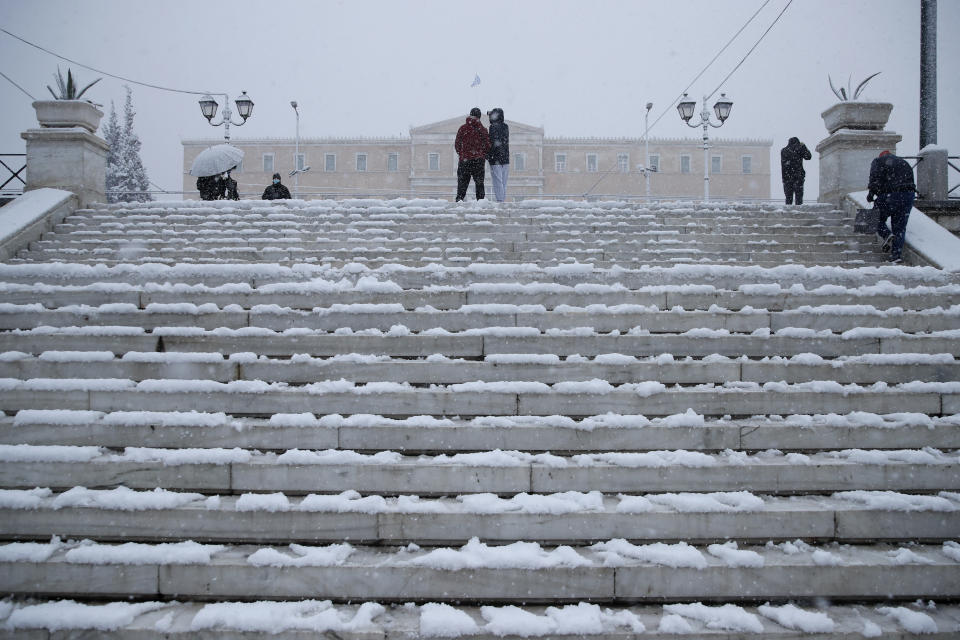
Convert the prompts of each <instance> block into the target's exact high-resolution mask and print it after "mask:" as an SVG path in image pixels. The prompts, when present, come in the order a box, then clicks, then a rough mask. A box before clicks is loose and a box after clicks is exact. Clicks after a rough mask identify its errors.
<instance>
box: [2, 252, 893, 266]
mask: <svg viewBox="0 0 960 640" xmlns="http://www.w3.org/2000/svg"><path fill="white" fill-rule="evenodd" d="M385 254H386V255H385ZM18 258H20V259H22V260H29V261H34V262H75V263H79V264H103V265H107V266H115V265H119V264H143V263H152V262H156V263H161V264H170V265H172V264H176V263H181V262H187V263H190V262H207V263H214V264H216V263H220V264H228V263H231V262H245V263H250V264H258V263H264V264H286V263H299V262H303V261H310V260H314V261H316V262H319V263H321V264H329V265H331V266H335V267H336V266H342V265H345V264H349V263H353V262H363V263H365V264H367V265H368V267H369V268H371V269H373V268H379V267H381V266H383V265H392V264H406V265H409V266H413V267H419V266H423V265H425V264H437V265H442V266H447V267H457V266H461V267H462V266H466V265H467V264H472V263H475V262H481V263H492V264H498V263H511V264H512V263H537V264H542V265H545V266H551V265H558V264H567V263H570V262H571V261H574V260H576V261H577V262H581V263H589V264H591V265H593V266H594V267H596V268H599V269H609V268H612V267H614V266H616V265H618V264H620V265H623V264H635V265H648V266H659V267H663V268H667V267H669V266H672V265H673V264H676V263H678V262H680V263H698V262H700V263H704V264H726V263H730V264H734V263H741V262H749V263H751V264H753V265H756V266H761V267H766V268H773V267H776V266H779V265H782V264H783V263H784V262H791V261H792V262H795V263H797V264H798V265H803V264H805V265H811V266H813V265H818V266H840V267H843V266H858V265H863V264H866V263H876V264H886V262H887V257H886V256H885V255H884V254H882V253H880V252H879V251H875V252H870V251H858V250H852V251H842V250H840V249H834V248H827V249H825V250H820V251H818V252H815V253H811V252H794V253H789V252H786V253H783V254H781V253H780V252H778V251H776V250H770V249H768V248H763V247H758V248H752V249H745V250H737V249H736V248H734V249H732V250H730V251H709V252H704V251H701V250H700V249H689V250H650V249H644V250H641V251H638V250H629V251H623V252H619V253H604V252H602V251H601V250H599V249H598V250H583V251H570V252H557V253H555V254H550V255H545V254H542V253H538V252H537V253H535V252H525V253H512V254H497V253H487V252H472V253H470V254H460V253H452V254H443V253H441V252H436V253H430V252H410V253H409V255H404V254H403V253H395V254H394V253H389V254H388V253H387V252H384V251H378V250H371V251H366V252H363V251H350V250H347V251H329V252H309V251H304V250H300V249H279V250H275V251H274V250H271V251H265V250H263V249H260V248H257V247H225V248H223V249H208V250H205V249H189V248H182V249H181V248H175V247H168V248H164V249H162V250H159V251H152V250H150V249H142V248H137V249H135V250H133V251H117V252H102V251H101V250H98V249H91V250H84V249H52V250H49V251H48V250H42V249H38V250H30V251H23V252H21V253H20V254H18Z"/></svg>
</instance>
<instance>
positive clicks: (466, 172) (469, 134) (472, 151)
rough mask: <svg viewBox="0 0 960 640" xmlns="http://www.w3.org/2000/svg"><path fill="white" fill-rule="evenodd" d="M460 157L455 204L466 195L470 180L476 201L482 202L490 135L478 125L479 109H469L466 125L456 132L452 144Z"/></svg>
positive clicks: (484, 128)
mask: <svg viewBox="0 0 960 640" xmlns="http://www.w3.org/2000/svg"><path fill="white" fill-rule="evenodd" d="M453 148H454V149H456V150H457V155H458V156H460V162H459V163H458V164H457V202H461V201H462V200H463V199H464V198H465V197H466V195H467V186H469V184H470V178H473V185H474V188H475V189H476V192H477V200H483V198H484V196H485V195H486V193H485V192H484V190H483V171H484V169H485V168H486V162H487V151H489V150H490V134H489V133H487V128H486V127H484V126H483V124H481V123H480V109H478V108H477V107H474V108H473V109H470V115H469V116H467V122H466V124H464V125H462V126H461V127H460V129H459V130H458V131H457V140H456V142H454V144H453Z"/></svg>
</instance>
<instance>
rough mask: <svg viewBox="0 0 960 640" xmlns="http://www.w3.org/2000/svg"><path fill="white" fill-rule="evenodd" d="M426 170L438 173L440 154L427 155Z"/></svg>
mask: <svg viewBox="0 0 960 640" xmlns="http://www.w3.org/2000/svg"><path fill="white" fill-rule="evenodd" d="M427 170H428V171H440V154H439V153H428V154H427Z"/></svg>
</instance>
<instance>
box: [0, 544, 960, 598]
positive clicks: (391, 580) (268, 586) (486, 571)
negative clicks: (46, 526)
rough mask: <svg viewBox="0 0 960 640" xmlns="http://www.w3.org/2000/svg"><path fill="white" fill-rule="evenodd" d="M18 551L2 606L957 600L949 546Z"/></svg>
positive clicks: (9, 566)
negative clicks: (23, 601) (23, 599)
mask: <svg viewBox="0 0 960 640" xmlns="http://www.w3.org/2000/svg"><path fill="white" fill-rule="evenodd" d="M24 544H28V545H29V544H30V543H18V546H17V547H14V548H13V549H11V550H10V551H9V552H6V549H9V548H10V547H9V546H6V549H5V547H4V546H0V558H3V557H9V556H12V557H13V558H20V559H16V560H8V561H5V562H0V590H2V591H3V592H5V593H9V594H14V595H19V596H23V595H26V594H31V595H33V596H41V597H57V596H71V595H74V594H77V593H84V594H87V596H88V597H90V596H99V597H106V598H116V597H124V596H130V597H132V598H150V597H154V598H155V597H158V596H159V597H165V598H173V597H176V598H177V599H213V598H216V599H221V600H222V599H264V598H317V599H330V600H334V601H337V602H350V601H355V600H380V601H385V602H386V601H389V602H434V601H446V602H457V603H471V602H484V603H497V602H501V603H526V604H532V603H538V602H547V603H551V604H556V603H566V602H577V601H589V602H598V603H599V602H602V603H636V602H671V601H685V600H706V601H731V600H736V601H751V600H761V601H763V600H774V601H782V600H786V599H795V598H801V599H803V598H815V597H823V598H829V599H831V600H833V599H838V600H845V599H846V600H850V599H857V600H914V599H918V598H923V599H932V598H937V599H953V598H956V597H957V596H958V595H960V571H958V562H957V560H956V555H957V549H956V547H955V546H946V545H943V546H940V545H930V546H928V545H914V546H912V547H910V548H909V549H908V548H906V547H898V546H896V545H881V544H877V545H871V546H866V547H858V546H851V547H846V546H845V547H833V546H830V547H827V548H821V547H811V546H809V545H803V548H804V550H803V551H800V552H799V553H795V552H794V550H795V549H797V545H795V544H794V543H783V544H784V545H790V546H789V547H786V548H788V549H790V551H788V552H785V551H784V550H782V548H781V547H777V546H772V547H770V548H768V547H747V546H743V547H742V548H739V549H737V548H734V546H735V545H734V543H730V544H729V545H713V546H710V547H707V548H702V547H694V546H690V545H685V544H684V545H679V544H678V545H675V546H671V547H666V548H664V547H653V548H649V547H646V546H644V545H631V544H630V543H626V542H624V541H617V540H613V541H609V542H606V543H600V544H598V545H595V546H592V547H589V548H580V549H573V548H570V547H561V548H557V549H550V548H542V547H540V546H539V545H537V544H536V543H526V544H525V545H524V543H519V544H518V543H514V544H515V545H516V546H514V547H512V548H511V547H507V548H502V547H501V548H496V547H493V548H491V547H488V546H486V545H484V544H483V543H481V542H479V541H478V540H476V539H474V540H471V542H469V543H468V544H467V545H465V546H464V547H462V548H459V549H455V548H445V547H440V548H436V549H431V548H429V547H428V548H419V547H417V548H401V550H400V551H394V550H384V549H378V548H375V547H364V546H353V545H346V544H344V545H332V546H327V547H324V546H320V547H304V546H299V545H298V546H294V547H293V548H292V549H290V548H287V547H280V548H277V547H258V546H248V545H240V546H232V545H226V546H224V545H197V543H182V544H181V546H179V547H172V548H171V547H158V546H156V545H143V546H127V547H118V546H116V545H110V544H85V545H80V544H79V543H59V542H57V541H54V542H52V543H49V544H46V545H42V544H35V545H34V546H28V547H24V546H23V545H24ZM901 549H902V550H901ZM178 552H179V554H178ZM8 553H9V556H7V554H8ZM27 554H29V555H27ZM715 554H716V555H715ZM24 556H27V557H24ZM44 556H47V557H46V558H45V557H44ZM511 556H513V558H511ZM516 556H520V557H519V558H517V557H516ZM27 558H29V559H27ZM121 562H122V563H123V564H120V563H121ZM671 565H674V566H671ZM677 565H679V566H677ZM461 568H462V569H467V568H469V574H468V575H469V579H464V578H465V576H464V573H463V571H462V570H457V569H461Z"/></svg>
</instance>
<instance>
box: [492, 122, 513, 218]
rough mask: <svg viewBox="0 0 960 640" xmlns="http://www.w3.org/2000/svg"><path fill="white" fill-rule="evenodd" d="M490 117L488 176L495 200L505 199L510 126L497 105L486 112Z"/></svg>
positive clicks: (508, 163)
mask: <svg viewBox="0 0 960 640" xmlns="http://www.w3.org/2000/svg"><path fill="white" fill-rule="evenodd" d="M487 116H488V117H489V118H490V151H489V152H487V160H488V161H489V162H490V178H491V179H492V180H493V196H494V197H495V198H496V199H497V202H503V201H504V200H506V199H507V179H508V178H509V177H510V127H509V125H507V123H506V121H505V120H504V119H503V109H501V108H500V107H497V108H495V109H491V110H490V111H488V112H487Z"/></svg>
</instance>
